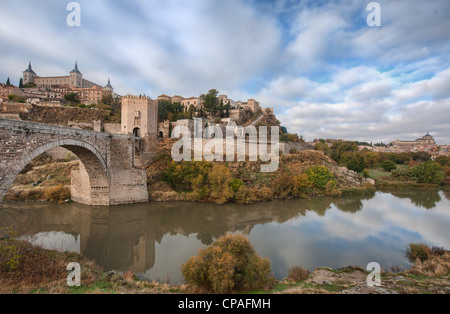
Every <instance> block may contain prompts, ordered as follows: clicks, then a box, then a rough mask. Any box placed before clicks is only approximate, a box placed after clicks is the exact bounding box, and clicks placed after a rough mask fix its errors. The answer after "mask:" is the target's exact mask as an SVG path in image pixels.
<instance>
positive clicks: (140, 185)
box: [0, 119, 148, 205]
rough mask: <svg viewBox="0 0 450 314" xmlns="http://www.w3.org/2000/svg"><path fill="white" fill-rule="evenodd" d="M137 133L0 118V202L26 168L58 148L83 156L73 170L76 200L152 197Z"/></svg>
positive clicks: (93, 202)
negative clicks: (138, 156)
mask: <svg viewBox="0 0 450 314" xmlns="http://www.w3.org/2000/svg"><path fill="white" fill-rule="evenodd" d="M135 144H136V138H135V137H133V136H128V135H111V134H107V133H99V132H94V131H85V130H79V129H72V128H67V127H61V126H54V125H48V124H40V123H33V122H27V121H16V120H7V119H0V202H1V200H2V199H3V197H4V196H5V194H6V192H7V191H8V189H9V187H10V186H11V184H12V183H13V182H14V180H15V179H16V177H17V175H18V174H19V173H20V172H21V171H22V169H23V168H24V167H25V166H26V165H27V164H28V163H29V162H30V161H31V160H33V159H34V158H36V157H37V156H39V155H40V154H42V153H44V152H46V151H47V150H49V149H52V148H54V147H59V146H60V147H63V148H66V149H68V150H69V151H71V152H72V153H73V154H74V155H76V156H77V157H78V158H79V159H80V167H79V170H74V171H72V185H71V194H72V200H73V201H75V202H78V203H82V204H86V205H119V204H129V203H142V202H147V201H148V191H147V175H146V172H145V171H144V170H140V169H136V168H135V167H134V157H135Z"/></svg>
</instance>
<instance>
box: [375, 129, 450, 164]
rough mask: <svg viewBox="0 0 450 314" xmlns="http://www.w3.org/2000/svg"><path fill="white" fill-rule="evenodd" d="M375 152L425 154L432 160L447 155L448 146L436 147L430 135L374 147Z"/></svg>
mask: <svg viewBox="0 0 450 314" xmlns="http://www.w3.org/2000/svg"><path fill="white" fill-rule="evenodd" d="M373 150H374V151H376V152H387V153H404V152H427V153H429V154H430V155H431V156H432V158H436V157H438V156H441V155H445V156H448V155H449V146H448V145H438V144H436V141H435V140H434V138H433V136H432V135H430V133H427V134H425V135H424V136H422V137H421V138H418V139H416V140H414V141H412V140H395V141H393V142H391V143H390V144H389V145H386V146H374V147H373Z"/></svg>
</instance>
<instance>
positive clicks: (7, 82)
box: [6, 77, 11, 86]
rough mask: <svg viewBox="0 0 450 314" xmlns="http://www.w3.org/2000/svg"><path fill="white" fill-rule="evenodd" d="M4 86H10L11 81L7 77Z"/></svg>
mask: <svg viewBox="0 0 450 314" xmlns="http://www.w3.org/2000/svg"><path fill="white" fill-rule="evenodd" d="M6 86H11V81H10V80H9V77H8V79H7V80H6Z"/></svg>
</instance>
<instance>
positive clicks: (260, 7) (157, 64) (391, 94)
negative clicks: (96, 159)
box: [0, 0, 450, 144]
mask: <svg viewBox="0 0 450 314" xmlns="http://www.w3.org/2000/svg"><path fill="white" fill-rule="evenodd" d="M69 2H70V1H62V0H39V1H31V0H28V1H25V0H15V1H4V0H2V1H1V2H0V21H1V23H0V47H1V49H0V82H5V81H6V79H7V78H8V77H10V79H11V82H12V83H14V84H16V85H17V84H18V82H19V78H20V76H21V75H22V71H24V70H25V68H26V67H27V64H28V61H30V60H31V62H32V64H33V69H34V70H35V72H36V73H37V74H38V75H40V76H56V75H66V74H67V73H68V72H69V71H71V70H72V69H73V67H74V63H75V61H76V60H77V61H78V64H79V69H80V71H81V72H82V73H83V75H84V77H85V78H86V79H88V80H91V81H94V82H97V83H99V84H102V85H103V84H106V83H107V80H108V77H110V78H111V83H112V85H113V86H114V88H115V91H116V92H117V93H119V94H122V95H125V94H146V95H148V96H151V97H152V98H156V97H158V96H159V95H161V94H163V93H164V94H168V95H175V94H179V95H182V96H185V97H189V96H199V95H200V94H201V93H206V92H207V91H208V90H209V89H211V88H215V89H217V90H219V91H220V93H221V94H227V95H228V96H229V97H230V98H231V99H234V100H247V99H249V98H254V99H256V100H258V101H259V102H260V103H261V105H262V106H263V107H273V108H275V112H276V114H277V117H278V119H279V120H281V122H282V124H283V125H284V126H286V127H287V128H288V129H289V131H290V132H293V133H298V134H301V135H303V136H304V137H305V138H306V140H313V139H314V138H344V139H352V140H361V141H373V142H379V141H383V142H389V141H392V140H395V139H415V138H417V137H419V136H423V135H424V134H425V133H426V132H430V133H431V134H432V135H433V136H435V138H436V140H437V141H438V143H440V144H450V31H449V30H450V1H449V0H428V1H420V0H380V1H377V2H378V3H379V4H380V7H381V23H382V24H381V26H380V27H369V26H368V24H367V16H368V15H369V14H370V11H367V5H368V4H369V3H370V2H371V1H369V0H339V1H323V0H297V1H294V0H279V1H277V0H165V1H162V0H153V1H152V0H131V1H107V0H95V1H87V0H80V1H78V3H79V4H80V7H81V26H80V27H70V26H68V25H67V22H66V19H67V16H68V14H69V13H70V12H69V11H67V5H68V4H69Z"/></svg>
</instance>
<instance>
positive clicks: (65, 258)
mask: <svg viewBox="0 0 450 314" xmlns="http://www.w3.org/2000/svg"><path fill="white" fill-rule="evenodd" d="M0 243H1V245H0V248H1V249H2V250H3V252H2V264H1V267H0V293H1V294H200V293H202V291H200V290H198V289H196V288H195V287H191V286H189V285H185V284H182V285H170V284H167V283H159V282H150V281H144V280H139V279H138V278H137V277H136V275H135V274H133V273H132V272H130V271H128V272H124V273H119V272H115V271H110V272H104V271H103V270H102V269H101V268H100V267H99V266H98V265H96V264H95V263H94V262H93V261H90V260H88V259H86V258H85V257H83V256H82V255H80V254H76V253H59V252H56V251H52V250H44V249H42V248H39V247H34V246H32V245H31V244H29V243H27V242H24V241H16V240H11V239H6V238H5V237H4V236H3V238H2V240H1V241H0ZM5 244H8V245H7V246H6V245H5ZM5 247H9V249H8V250H9V251H10V250H14V252H15V253H16V257H14V256H13V258H11V260H10V261H13V262H12V263H10V264H8V265H7V264H4V263H3V262H5V257H6V256H8V257H11V256H10V255H8V254H7V253H8V252H9V251H6V250H5ZM12 248H13V249H12ZM14 261H16V262H15V263H14ZM70 262H77V263H79V264H80V266H81V286H80V287H69V286H68V285H67V276H68V274H69V272H68V271H66V265H67V264H68V263H70ZM11 265H12V266H11ZM368 275H369V272H368V271H365V270H363V269H361V268H359V267H352V266H350V267H346V268H343V269H337V270H335V269H331V268H327V267H319V268H316V269H315V270H314V271H312V272H310V273H306V272H305V276H304V277H303V278H297V279H295V277H294V279H293V278H290V277H288V278H285V279H283V280H279V281H273V282H272V283H271V284H270V286H268V287H266V288H265V289H263V290H257V291H250V292H245V293H251V294H273V293H276V294H450V252H449V251H445V252H444V253H442V254H441V255H436V256H435V255H433V256H430V257H429V258H428V259H427V260H425V261H423V262H421V261H420V260H419V259H417V260H416V262H415V263H414V264H413V265H412V267H411V268H410V269H408V270H404V271H397V272H382V273H381V286H378V287H369V286H368V285H367V277H368ZM238 294H239V292H238Z"/></svg>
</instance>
